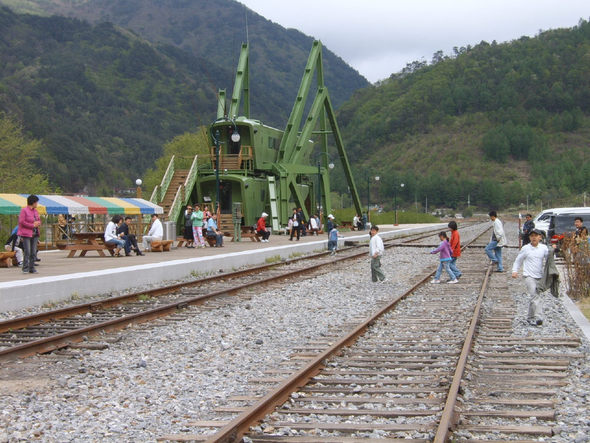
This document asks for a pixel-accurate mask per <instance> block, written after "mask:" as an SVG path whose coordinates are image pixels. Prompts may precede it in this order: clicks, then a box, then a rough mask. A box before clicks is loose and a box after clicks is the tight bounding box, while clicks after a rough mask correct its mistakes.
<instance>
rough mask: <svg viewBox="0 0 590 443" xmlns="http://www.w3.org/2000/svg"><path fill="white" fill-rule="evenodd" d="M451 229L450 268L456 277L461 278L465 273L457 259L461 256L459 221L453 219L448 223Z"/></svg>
mask: <svg viewBox="0 0 590 443" xmlns="http://www.w3.org/2000/svg"><path fill="white" fill-rule="evenodd" d="M447 226H448V227H449V229H450V230H451V240H450V243H451V251H452V253H451V262H450V263H449V268H450V269H451V272H452V273H453V274H455V279H459V278H461V276H462V275H463V274H462V273H461V271H459V268H458V267H457V259H458V258H459V257H461V236H460V235H459V228H458V227H457V222H456V221H454V220H451V221H450V222H449V224H448V225H447Z"/></svg>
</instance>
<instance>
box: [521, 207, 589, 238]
mask: <svg viewBox="0 0 590 443" xmlns="http://www.w3.org/2000/svg"><path fill="white" fill-rule="evenodd" d="M577 213H580V216H581V217H582V218H583V217H584V214H587V215H586V217H587V218H588V220H590V208H587V207H584V206H580V207H572V208H550V209H545V210H544V211H541V212H539V213H538V214H537V215H536V216H535V218H533V223H534V224H535V229H540V230H541V231H543V232H544V233H545V238H546V239H550V238H551V237H550V236H549V232H548V231H549V224H550V221H551V216H552V215H557V214H577ZM572 226H573V224H572Z"/></svg>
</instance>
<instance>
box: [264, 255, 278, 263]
mask: <svg viewBox="0 0 590 443" xmlns="http://www.w3.org/2000/svg"><path fill="white" fill-rule="evenodd" d="M280 261H281V256H280V255H273V256H272V257H267V258H266V260H264V262H265V263H267V264H269V265H270V264H271V263H278V262H280Z"/></svg>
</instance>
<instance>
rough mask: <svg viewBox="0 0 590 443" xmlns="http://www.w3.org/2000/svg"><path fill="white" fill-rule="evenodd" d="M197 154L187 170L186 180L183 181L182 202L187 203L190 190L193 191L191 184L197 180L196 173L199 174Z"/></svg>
mask: <svg viewBox="0 0 590 443" xmlns="http://www.w3.org/2000/svg"><path fill="white" fill-rule="evenodd" d="M197 159H198V155H195V158H194V160H193V163H192V164H191V168H190V169H189V171H188V174H187V176H186V180H185V181H184V200H183V201H182V203H183V204H187V203H188V199H189V198H190V195H191V192H192V191H193V186H194V185H195V182H196V181H197V175H198V174H199V169H198V165H197V163H198V160H197Z"/></svg>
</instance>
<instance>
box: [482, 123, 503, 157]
mask: <svg viewBox="0 0 590 443" xmlns="http://www.w3.org/2000/svg"><path fill="white" fill-rule="evenodd" d="M482 149H483V152H484V154H485V155H486V157H488V158H489V159H491V160H495V161H497V162H500V163H504V162H505V161H506V160H507V158H508V154H509V153H510V142H509V140H508V137H506V135H504V133H503V132H502V130H501V129H498V128H492V129H490V130H489V131H488V132H486V133H485V135H484V136H483V139H482Z"/></svg>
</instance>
